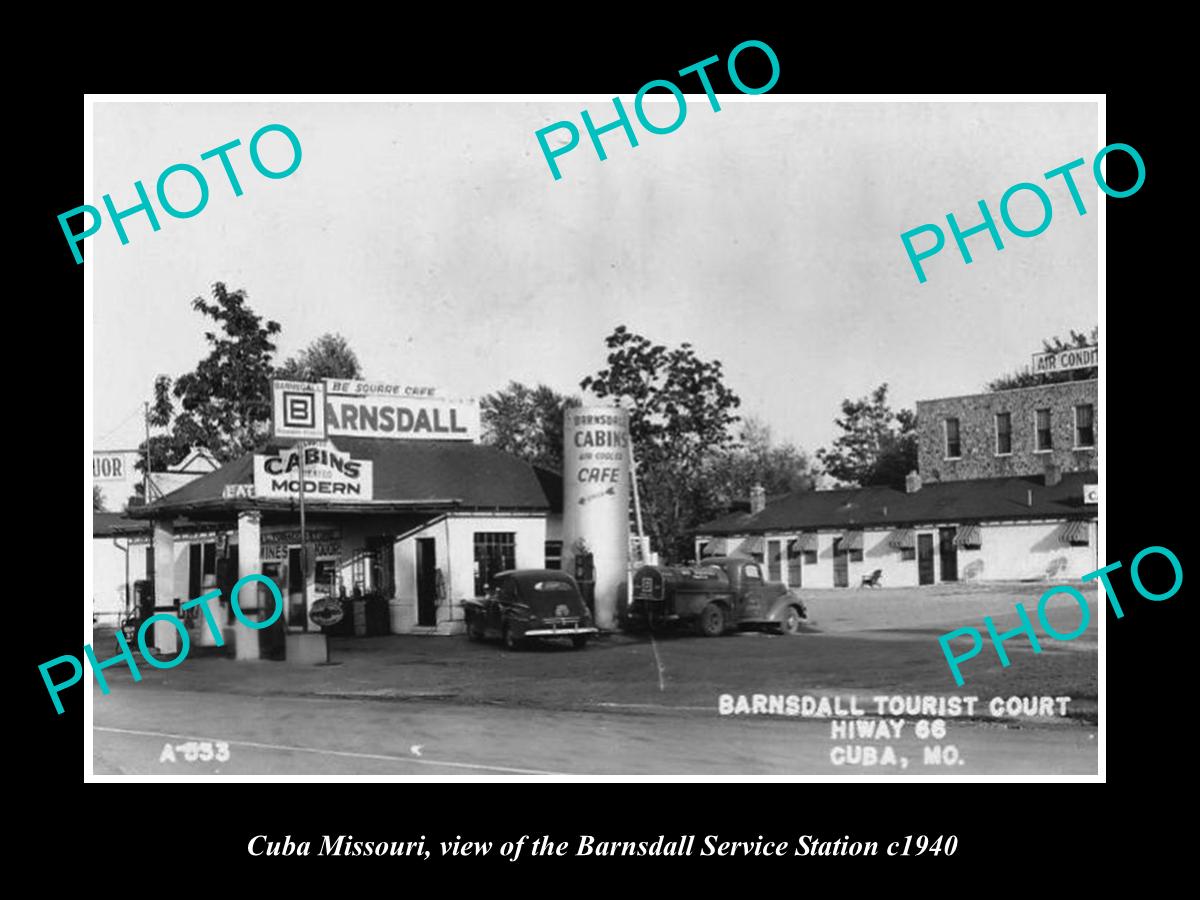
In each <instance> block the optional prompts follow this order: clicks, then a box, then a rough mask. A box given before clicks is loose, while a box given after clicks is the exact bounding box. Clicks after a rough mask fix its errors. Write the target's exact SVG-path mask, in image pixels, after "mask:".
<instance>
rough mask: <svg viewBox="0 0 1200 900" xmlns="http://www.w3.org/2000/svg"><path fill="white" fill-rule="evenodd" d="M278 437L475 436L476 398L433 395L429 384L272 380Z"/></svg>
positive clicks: (443, 438) (468, 438)
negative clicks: (466, 398)
mask: <svg viewBox="0 0 1200 900" xmlns="http://www.w3.org/2000/svg"><path fill="white" fill-rule="evenodd" d="M272 387H273V395H274V429H275V436H276V437H279V438H294V439H298V440H304V439H308V440H321V439H324V438H327V437H328V438H332V437H367V438H395V439H399V440H409V441H419V440H425V441H475V440H478V439H479V432H480V422H479V403H478V402H477V401H475V400H473V399H470V400H457V399H451V398H447V397H439V396H436V394H435V392H434V390H433V388H429V387H415V386H412V385H404V384H390V383H386V382H371V381H354V380H347V379H335V378H327V379H325V381H324V382H323V383H308V382H299V381H275V382H272Z"/></svg>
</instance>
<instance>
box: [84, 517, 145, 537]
mask: <svg viewBox="0 0 1200 900" xmlns="http://www.w3.org/2000/svg"><path fill="white" fill-rule="evenodd" d="M149 533H150V523H149V522H139V521H137V520H135V519H130V518H129V517H128V516H126V515H125V513H118V512H93V513H92V537H94V538H98V537H117V538H119V537H129V536H141V535H147V534H149Z"/></svg>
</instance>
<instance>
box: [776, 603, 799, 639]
mask: <svg viewBox="0 0 1200 900" xmlns="http://www.w3.org/2000/svg"><path fill="white" fill-rule="evenodd" d="M800 621H801V617H800V610H798V609H796V607H794V606H789V607H788V608H787V610H786V611H785V612H784V614H783V621H782V622H780V623H779V633H780V634H799V633H800Z"/></svg>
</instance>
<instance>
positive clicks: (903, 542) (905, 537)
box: [888, 528, 917, 550]
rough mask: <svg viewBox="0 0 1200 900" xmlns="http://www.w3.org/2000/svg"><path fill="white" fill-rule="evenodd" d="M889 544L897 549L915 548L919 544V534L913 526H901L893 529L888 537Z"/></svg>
mask: <svg viewBox="0 0 1200 900" xmlns="http://www.w3.org/2000/svg"><path fill="white" fill-rule="evenodd" d="M888 546H889V547H895V548H896V549H897V550H913V549H916V546H917V536H916V535H915V534H913V530H912V529H911V528H900V529H898V530H896V531H893V532H892V534H891V537H889V538H888Z"/></svg>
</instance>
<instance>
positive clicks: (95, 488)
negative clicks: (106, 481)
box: [92, 484, 104, 512]
mask: <svg viewBox="0 0 1200 900" xmlns="http://www.w3.org/2000/svg"><path fill="white" fill-rule="evenodd" d="M92 512H104V491H102V490H100V485H98V484H93V485H92Z"/></svg>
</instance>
